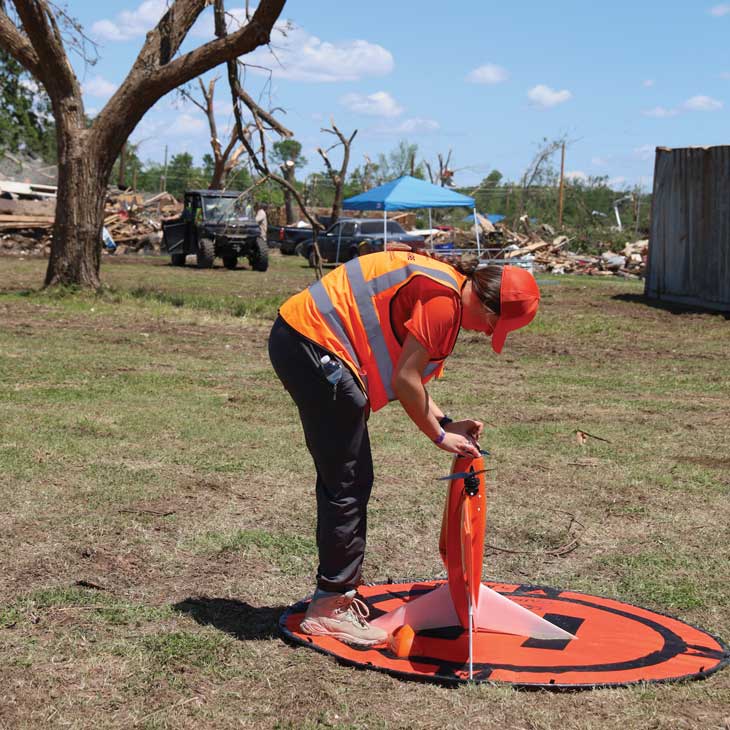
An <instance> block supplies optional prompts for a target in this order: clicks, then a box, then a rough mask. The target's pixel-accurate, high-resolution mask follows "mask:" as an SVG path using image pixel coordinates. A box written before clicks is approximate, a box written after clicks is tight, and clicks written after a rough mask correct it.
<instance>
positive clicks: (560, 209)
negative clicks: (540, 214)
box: [558, 142, 565, 228]
mask: <svg viewBox="0 0 730 730" xmlns="http://www.w3.org/2000/svg"><path fill="white" fill-rule="evenodd" d="M564 194H565V142H563V153H562V155H561V158H560V193H559V194H558V228H562V227H563V203H564Z"/></svg>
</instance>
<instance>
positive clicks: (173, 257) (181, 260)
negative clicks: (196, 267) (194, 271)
mask: <svg viewBox="0 0 730 730" xmlns="http://www.w3.org/2000/svg"><path fill="white" fill-rule="evenodd" d="M170 264H171V265H172V266H185V254H184V253H173V254H170Z"/></svg>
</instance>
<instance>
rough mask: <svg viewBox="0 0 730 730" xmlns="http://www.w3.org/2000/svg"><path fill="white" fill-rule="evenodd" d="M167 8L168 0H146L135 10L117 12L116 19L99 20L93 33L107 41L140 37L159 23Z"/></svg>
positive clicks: (93, 26) (92, 27) (93, 28)
mask: <svg viewBox="0 0 730 730" xmlns="http://www.w3.org/2000/svg"><path fill="white" fill-rule="evenodd" d="M166 10H167V2H166V0H144V2H142V3H141V4H140V5H138V6H137V7H136V8H135V9H134V10H122V12H121V13H117V14H116V15H115V16H114V20H109V19H108V18H104V19H103V20H97V21H96V22H95V23H94V24H93V25H92V26H91V34H92V35H94V36H96V37H97V38H100V39H102V40H106V41H128V40H131V39H133V38H140V37H142V36H144V35H145V33H147V32H148V31H149V30H150V29H152V28H153V27H154V26H155V25H157V21H158V20H159V19H160V18H161V17H162V16H163V14H164V13H165V11H166Z"/></svg>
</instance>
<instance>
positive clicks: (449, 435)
mask: <svg viewBox="0 0 730 730" xmlns="http://www.w3.org/2000/svg"><path fill="white" fill-rule="evenodd" d="M460 423H463V421H460ZM453 425H454V424H453V423H450V424H449V425H448V426H447V428H446V429H444V430H445V431H446V435H445V436H444V439H443V441H442V442H441V443H440V444H436V445H437V446H438V447H439V448H440V449H443V450H444V451H448V452H449V453H451V454H458V455H459V456H472V457H474V458H475V459H476V458H477V457H478V456H480V455H481V454H480V452H479V447H478V446H477V445H476V442H475V440H474V439H473V438H471V437H470V436H464V435H463V434H461V433H453V431H452V429H451V427H452V426H453Z"/></svg>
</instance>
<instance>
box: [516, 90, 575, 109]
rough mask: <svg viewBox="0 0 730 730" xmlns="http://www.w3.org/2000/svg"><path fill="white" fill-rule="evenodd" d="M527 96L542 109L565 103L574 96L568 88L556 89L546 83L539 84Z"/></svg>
mask: <svg viewBox="0 0 730 730" xmlns="http://www.w3.org/2000/svg"><path fill="white" fill-rule="evenodd" d="M527 98H528V99H529V100H530V101H531V102H532V103H533V104H535V106H538V107H540V108H541V109H549V108H550V107H553V106H557V105H558V104H563V103H565V102H566V101H569V100H570V99H572V98H573V94H571V92H570V91H568V90H567V89H563V90H562V91H555V89H551V88H550V87H549V86H545V84H538V85H537V86H534V87H533V88H532V89H530V90H529V91H528V92H527Z"/></svg>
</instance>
